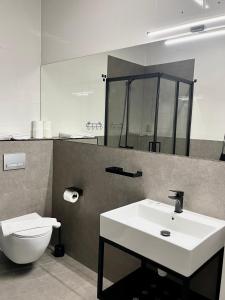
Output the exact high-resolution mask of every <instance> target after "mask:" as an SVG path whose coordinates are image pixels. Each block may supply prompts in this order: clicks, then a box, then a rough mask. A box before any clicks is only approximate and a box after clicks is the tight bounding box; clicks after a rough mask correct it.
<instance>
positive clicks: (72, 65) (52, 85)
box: [41, 54, 107, 136]
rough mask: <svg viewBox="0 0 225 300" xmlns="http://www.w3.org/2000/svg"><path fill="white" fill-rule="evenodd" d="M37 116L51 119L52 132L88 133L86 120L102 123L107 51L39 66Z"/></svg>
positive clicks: (99, 133) (101, 133)
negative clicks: (39, 108)
mask: <svg viewBox="0 0 225 300" xmlns="http://www.w3.org/2000/svg"><path fill="white" fill-rule="evenodd" d="M41 74H42V91H41V96H42V97H41V98H42V101H41V104H42V105H41V112H42V114H41V118H42V120H50V121H52V129H53V136H58V135H59V133H66V134H70V135H76V134H87V133H89V134H92V135H96V136H100V135H103V134H104V130H103V128H102V130H99V129H98V130H90V131H88V130H87V129H86V123H87V122H92V123H98V122H101V123H102V124H104V118H105V83H104V82H103V79H102V77H101V75H102V74H107V55H106V54H99V55H91V56H88V57H83V58H77V59H73V60H69V61H63V62H59V63H54V64H49V65H46V66H43V67H42V72H41Z"/></svg>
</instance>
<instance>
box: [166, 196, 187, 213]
mask: <svg viewBox="0 0 225 300" xmlns="http://www.w3.org/2000/svg"><path fill="white" fill-rule="evenodd" d="M170 192H173V193H174V195H173V196H169V198H170V199H172V200H175V201H176V203H175V210H174V212H175V213H178V214H181V213H182V212H183V203H184V192H182V191H174V190H170Z"/></svg>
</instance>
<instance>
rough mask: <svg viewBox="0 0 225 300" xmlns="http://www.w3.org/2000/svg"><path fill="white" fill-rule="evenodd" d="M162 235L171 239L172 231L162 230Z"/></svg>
mask: <svg viewBox="0 0 225 300" xmlns="http://www.w3.org/2000/svg"><path fill="white" fill-rule="evenodd" d="M160 234H161V235H162V236H165V237H169V236H170V235H171V233H170V231H168V230H162V231H160Z"/></svg>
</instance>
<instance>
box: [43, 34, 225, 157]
mask: <svg viewBox="0 0 225 300" xmlns="http://www.w3.org/2000/svg"><path fill="white" fill-rule="evenodd" d="M224 53H225V38H224V35H223V36H222V35H221V36H216V37H212V38H208V39H201V40H195V41H189V42H182V43H177V44H171V45H168V44H166V43H165V42H164V41H160V42H155V43H149V44H145V45H140V46H135V47H130V48H126V49H120V50H116V51H111V52H108V53H102V54H96V55H92V56H87V57H81V58H76V59H72V60H68V61H62V62H57V63H53V64H49V65H44V66H42V105H41V112H42V119H43V120H51V121H52V124H53V133H54V136H61V137H75V138H76V137H77V138H79V137H85V138H89V139H90V142H92V139H95V141H96V143H98V144H99V145H106V146H110V147H119V148H127V149H136V150H141V151H152V152H161V153H167V154H176V155H187V156H190V157H199V158H206V159H215V160H219V159H220V156H221V152H222V147H223V142H224V134H225V96H224V82H225V55H224ZM106 77H107V79H106Z"/></svg>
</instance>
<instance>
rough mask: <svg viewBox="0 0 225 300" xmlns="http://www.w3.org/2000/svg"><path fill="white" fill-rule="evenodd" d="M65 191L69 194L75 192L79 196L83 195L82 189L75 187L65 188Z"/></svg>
mask: <svg viewBox="0 0 225 300" xmlns="http://www.w3.org/2000/svg"><path fill="white" fill-rule="evenodd" d="M66 190H68V191H71V192H77V193H78V194H79V195H80V196H83V193H84V192H83V190H82V189H80V188H78V187H75V186H72V187H68V188H66Z"/></svg>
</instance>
